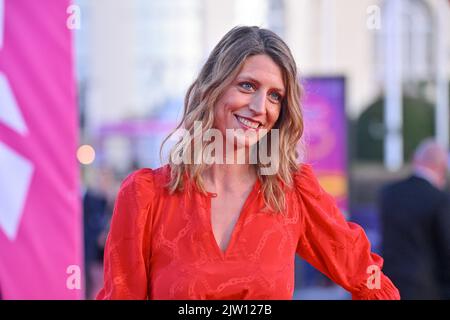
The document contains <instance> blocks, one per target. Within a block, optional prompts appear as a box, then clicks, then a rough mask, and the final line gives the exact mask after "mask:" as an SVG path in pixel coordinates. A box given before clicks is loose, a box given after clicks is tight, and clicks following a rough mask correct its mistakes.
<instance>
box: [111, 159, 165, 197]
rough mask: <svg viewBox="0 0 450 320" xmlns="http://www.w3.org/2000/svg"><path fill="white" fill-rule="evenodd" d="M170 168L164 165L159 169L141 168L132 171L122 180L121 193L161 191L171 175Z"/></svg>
mask: <svg viewBox="0 0 450 320" xmlns="http://www.w3.org/2000/svg"><path fill="white" fill-rule="evenodd" d="M169 170H170V168H169V167H168V166H163V167H160V168H157V169H151V168H141V169H137V170H135V171H133V172H132V173H130V174H129V175H128V176H127V177H126V178H125V179H124V180H123V182H122V184H121V187H120V192H121V193H128V192H132V193H136V192H139V193H144V194H146V195H149V194H155V193H159V192H160V190H162V188H164V185H165V184H166V183H167V179H168V177H169V175H170V171H169Z"/></svg>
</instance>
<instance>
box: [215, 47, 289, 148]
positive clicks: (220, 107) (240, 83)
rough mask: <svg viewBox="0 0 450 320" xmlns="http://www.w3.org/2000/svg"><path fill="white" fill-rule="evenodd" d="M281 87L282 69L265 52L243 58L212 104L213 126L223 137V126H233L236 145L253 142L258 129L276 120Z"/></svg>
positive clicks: (256, 137)
mask: <svg viewBox="0 0 450 320" xmlns="http://www.w3.org/2000/svg"><path fill="white" fill-rule="evenodd" d="M285 91H286V90H285V86H284V82H283V74H282V71H281V69H280V67H279V66H278V65H277V64H276V63H275V62H274V61H273V60H272V58H270V57H269V56H268V55H265V54H264V55H255V56H251V57H249V58H247V60H246V61H245V62H244V65H243V67H242V69H241V70H240V72H239V73H238V75H237V76H236V78H235V79H234V80H233V81H232V83H231V84H230V85H229V86H228V87H227V88H226V89H225V90H224V92H223V94H222V95H221V96H220V98H219V100H218V101H217V103H216V105H215V110H214V127H215V128H216V129H218V130H220V131H221V133H222V134H223V136H224V137H225V136H226V129H235V130H233V131H234V134H233V136H234V137H236V140H237V144H238V145H240V146H246V147H250V146H252V145H254V144H256V143H257V142H258V140H259V139H261V138H262V136H263V135H262V131H261V130H262V129H266V130H267V131H269V130H270V129H272V127H273V126H274V124H275V122H276V121H277V119H278V116H279V115H280V110H281V102H282V101H283V98H284V95H285ZM236 129H241V130H239V131H236ZM258 133H259V134H258ZM227 143H229V142H228V141H227Z"/></svg>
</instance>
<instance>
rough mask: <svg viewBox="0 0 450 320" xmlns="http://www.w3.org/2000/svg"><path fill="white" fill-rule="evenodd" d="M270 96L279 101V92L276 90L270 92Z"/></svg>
mask: <svg viewBox="0 0 450 320" xmlns="http://www.w3.org/2000/svg"><path fill="white" fill-rule="evenodd" d="M270 97H271V98H272V99H273V100H274V101H276V102H281V99H282V97H281V94H279V93H278V92H272V93H271V94H270Z"/></svg>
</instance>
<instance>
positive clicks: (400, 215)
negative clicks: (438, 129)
mask: <svg viewBox="0 0 450 320" xmlns="http://www.w3.org/2000/svg"><path fill="white" fill-rule="evenodd" d="M447 163H448V158H447V154H446V151H445V150H444V149H443V148H442V147H441V146H439V145H438V144H437V143H436V142H435V141H434V140H432V139H427V140H425V141H423V142H422V143H421V144H420V145H419V147H418V148H417V150H416V152H415V154H414V158H413V163H412V168H413V170H412V171H413V172H412V174H411V176H409V177H408V178H406V179H404V180H402V181H398V182H395V183H391V184H389V185H386V186H385V187H383V188H382V190H381V192H380V195H379V197H380V199H379V202H380V212H381V220H382V232H383V237H382V238H383V240H382V250H383V257H384V259H385V265H384V271H385V273H386V274H387V275H388V276H389V277H390V278H391V279H392V281H394V283H395V284H396V285H397V286H398V288H399V290H400V292H401V295H402V299H450V206H449V195H448V194H447V193H445V192H444V191H443V190H444V188H445V184H446V174H447Z"/></svg>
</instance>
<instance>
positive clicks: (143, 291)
mask: <svg viewBox="0 0 450 320" xmlns="http://www.w3.org/2000/svg"><path fill="white" fill-rule="evenodd" d="M300 168H301V169H299V170H298V172H297V173H296V174H295V175H294V182H295V186H294V188H292V189H289V190H287V191H286V200H287V209H286V212H285V214H273V213H267V212H263V211H262V209H263V196H262V193H261V192H260V190H261V188H260V187H261V186H260V182H259V181H257V182H256V183H255V185H254V187H253V189H252V191H251V192H250V194H249V196H248V198H247V200H246V202H245V204H244V206H243V208H242V211H241V213H240V216H239V219H238V221H237V222H236V225H235V228H234V230H233V233H232V235H231V239H230V241H229V244H228V247H227V249H226V251H225V252H222V251H221V249H220V248H219V246H218V245H217V242H216V240H215V238H214V234H213V232H212V227H211V219H210V218H211V214H210V205H211V197H213V196H214V194H212V193H208V194H202V193H201V192H199V191H198V190H197V189H196V188H195V186H194V184H193V183H190V182H189V181H187V183H186V184H185V189H184V191H183V192H177V193H174V194H172V195H170V194H169V193H168V191H167V190H166V189H165V188H164V185H165V184H166V183H167V181H168V178H169V173H170V171H169V170H170V169H169V167H168V166H165V167H162V168H159V169H156V170H151V169H141V170H139V171H136V172H135V173H133V174H131V175H130V176H129V177H128V178H127V179H126V180H125V181H124V182H123V184H122V187H121V190H120V192H119V195H118V198H117V201H116V206H115V210H114V214H113V219H112V223H111V230H110V233H109V236H108V240H107V243H106V247H105V261H104V268H105V269H104V287H103V288H102V289H101V291H100V292H99V294H98V296H97V299H255V300H258V299H292V295H293V291H294V261H295V259H294V258H295V254H296V253H298V254H299V255H300V256H301V257H303V258H304V259H305V260H306V261H308V262H309V263H311V264H312V265H313V266H314V267H316V268H317V269H318V270H320V271H321V272H323V273H324V274H325V275H327V276H328V277H329V278H331V279H332V280H333V281H334V282H335V283H337V284H339V285H340V286H342V287H343V288H345V289H346V290H348V291H349V292H351V293H352V297H353V298H354V299H399V292H398V290H397V288H396V287H395V286H394V285H393V284H392V282H391V281H390V280H389V279H388V278H387V277H386V276H385V275H384V274H383V273H382V272H379V273H378V275H379V278H378V279H380V281H379V282H378V285H377V282H376V281H372V280H374V279H375V278H373V275H372V278H371V280H369V278H370V277H371V273H369V272H368V271H369V270H370V271H373V269H369V270H368V268H374V267H375V268H379V270H380V269H381V267H382V264H383V259H382V258H381V257H379V256H378V255H376V254H374V253H371V251H370V243H369V241H368V239H367V237H366V235H365V233H364V231H363V229H362V228H361V227H360V226H358V225H356V224H354V223H351V222H347V221H346V220H345V218H344V217H343V216H342V214H341V213H340V212H339V211H338V209H337V207H336V206H335V202H334V200H333V198H332V197H331V196H330V195H328V194H327V193H326V192H324V190H323V189H322V188H321V187H320V185H319V183H318V181H317V179H316V178H315V176H314V174H313V172H312V169H311V167H310V166H309V165H302V166H301V167H300ZM370 266H372V267H370ZM368 282H370V283H372V285H368ZM374 284H375V285H374Z"/></svg>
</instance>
